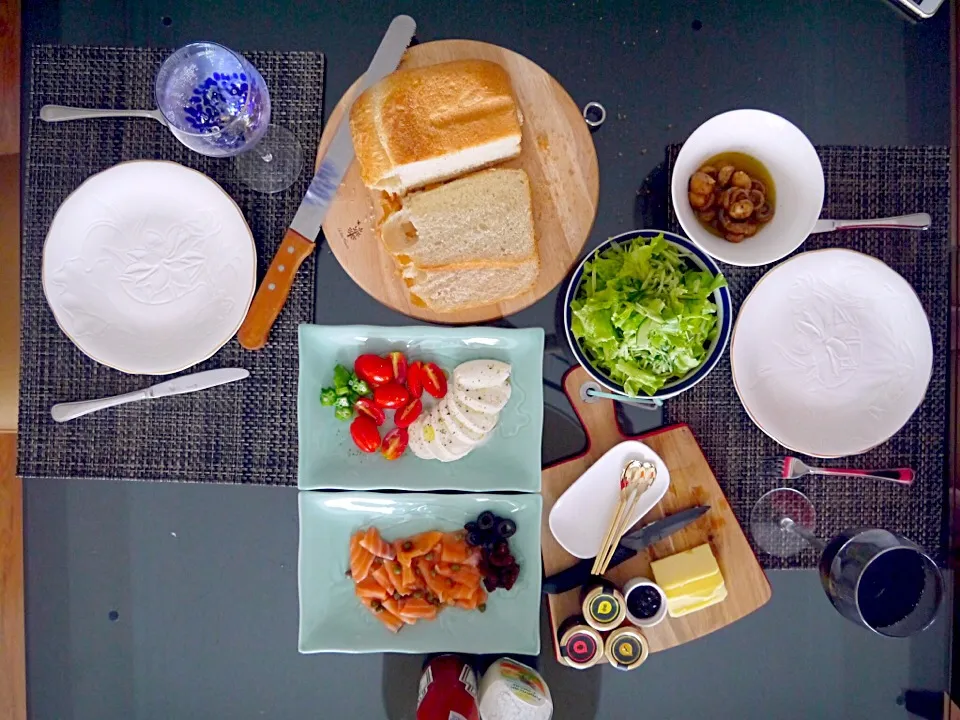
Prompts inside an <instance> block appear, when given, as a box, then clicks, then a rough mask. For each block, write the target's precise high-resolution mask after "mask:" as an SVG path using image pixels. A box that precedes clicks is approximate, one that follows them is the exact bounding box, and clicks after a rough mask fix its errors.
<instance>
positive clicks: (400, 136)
mask: <svg viewBox="0 0 960 720" xmlns="http://www.w3.org/2000/svg"><path fill="white" fill-rule="evenodd" d="M350 130H351V133H352V135H353V144H354V149H355V150H356V154H357V159H358V161H359V162H360V169H361V177H362V179H363V182H364V184H365V185H367V186H368V187H371V188H386V187H387V186H388V184H385V183H384V180H385V179H389V178H392V177H393V176H394V175H395V174H396V169H397V167H398V166H403V165H407V164H410V163H414V162H420V161H424V160H432V159H437V158H441V157H444V156H446V155H451V154H454V153H458V152H461V151H463V150H465V149H469V148H473V147H477V146H482V145H486V144H489V143H492V142H496V141H499V140H504V139H506V138H512V137H515V138H517V140H518V142H519V139H520V112H519V109H518V107H517V102H516V98H515V96H514V92H513V87H512V85H511V83H510V76H509V74H508V73H507V71H506V70H505V69H504V68H503V67H501V66H500V65H498V64H497V63H494V62H490V61H488V60H455V61H452V62H447V63H441V64H439V65H430V66H427V67H423V68H414V69H412V70H399V71H397V72H395V73H393V74H391V75H388V76H387V77H385V78H384V79H383V80H381V81H380V82H378V83H377V84H376V85H374V86H373V87H371V88H369V89H368V90H367V91H366V92H364V93H363V94H362V95H360V97H359V98H357V100H356V101H355V102H354V104H353V107H352V108H351V110H350ZM500 159H505V158H500ZM498 161H499V159H498V160H493V161H492V162H498Z"/></svg>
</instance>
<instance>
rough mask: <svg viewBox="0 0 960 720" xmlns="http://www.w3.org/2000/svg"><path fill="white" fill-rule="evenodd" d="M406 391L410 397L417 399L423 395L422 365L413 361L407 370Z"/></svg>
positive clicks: (417, 361)
mask: <svg viewBox="0 0 960 720" xmlns="http://www.w3.org/2000/svg"><path fill="white" fill-rule="evenodd" d="M407 391H408V392H409V393H410V397H415V398H418V397H420V396H421V395H422V394H423V363H422V362H420V361H419V360H415V361H413V362H412V363H410V367H408V368H407Z"/></svg>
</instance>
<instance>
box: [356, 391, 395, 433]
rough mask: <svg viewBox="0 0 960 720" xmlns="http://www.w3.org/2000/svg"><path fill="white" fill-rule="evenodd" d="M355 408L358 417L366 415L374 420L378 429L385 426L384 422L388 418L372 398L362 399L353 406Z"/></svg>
mask: <svg viewBox="0 0 960 720" xmlns="http://www.w3.org/2000/svg"><path fill="white" fill-rule="evenodd" d="M353 408H354V410H356V411H357V415H358V416H362V415H366V416H367V417H368V418H370V419H371V420H373V422H374V423H376V424H377V426H378V427H379V426H380V425H383V421H384V420H386V417H387V416H386V415H384V413H383V410H381V409H380V408H379V407H378V406H377V404H376V403H374V402H373V400H371V399H370V398H365V397H362V398H360V399H359V400H357V401H356V402H355V403H354V404H353Z"/></svg>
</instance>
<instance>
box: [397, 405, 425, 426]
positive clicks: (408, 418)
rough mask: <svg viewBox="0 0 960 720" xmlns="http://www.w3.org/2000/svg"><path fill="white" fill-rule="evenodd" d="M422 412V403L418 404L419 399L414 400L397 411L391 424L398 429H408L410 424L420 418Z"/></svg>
mask: <svg viewBox="0 0 960 720" xmlns="http://www.w3.org/2000/svg"><path fill="white" fill-rule="evenodd" d="M422 412H423V403H422V402H420V398H414V399H413V400H411V401H410V402H409V403H407V404H406V405H404V406H403V407H402V408H400V409H399V410H397V414H396V415H394V416H393V422H395V423H396V425H397V427H398V428H405V427H410V424H411V423H412V422H413V421H414V420H416V419H417V418H418V417H420V413H422Z"/></svg>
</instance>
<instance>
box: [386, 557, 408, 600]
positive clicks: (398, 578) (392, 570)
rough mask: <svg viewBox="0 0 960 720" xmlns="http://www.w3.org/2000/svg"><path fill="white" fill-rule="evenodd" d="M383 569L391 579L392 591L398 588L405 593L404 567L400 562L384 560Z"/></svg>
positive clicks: (398, 590) (400, 592) (401, 592)
mask: <svg viewBox="0 0 960 720" xmlns="http://www.w3.org/2000/svg"><path fill="white" fill-rule="evenodd" d="M383 569H384V570H386V572H387V577H388V578H389V579H390V588H389V589H390V590H391V592H392V591H394V590H396V591H397V592H398V593H399V594H400V595H403V568H401V567H400V564H399V563H398V562H397V561H396V560H384V561H383Z"/></svg>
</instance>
